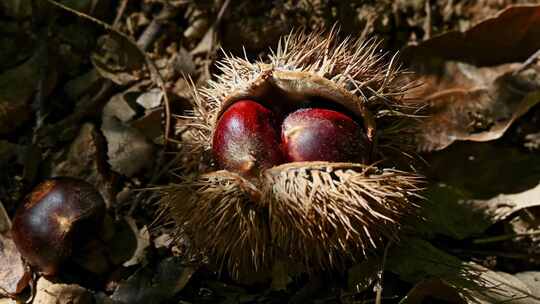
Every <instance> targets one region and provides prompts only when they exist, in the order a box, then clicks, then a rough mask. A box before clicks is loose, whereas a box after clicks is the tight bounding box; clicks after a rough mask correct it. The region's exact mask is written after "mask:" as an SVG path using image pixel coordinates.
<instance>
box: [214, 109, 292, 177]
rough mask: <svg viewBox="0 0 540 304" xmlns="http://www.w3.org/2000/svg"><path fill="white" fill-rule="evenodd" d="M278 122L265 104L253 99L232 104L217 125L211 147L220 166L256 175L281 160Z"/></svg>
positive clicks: (250, 175) (242, 173)
mask: <svg viewBox="0 0 540 304" xmlns="http://www.w3.org/2000/svg"><path fill="white" fill-rule="evenodd" d="M278 130H279V126H278V125H277V123H276V121H275V117H274V114H273V113H272V111H270V110H269V109H268V108H266V107H264V106H263V105H261V104H259V103H257V102H255V101H252V100H240V101H238V102H236V103H234V104H233V105H231V106H230V107H229V108H228V109H227V110H225V112H224V113H223V114H222V116H221V117H220V118H219V121H218V123H217V125H216V129H215V131H214V138H213V142H212V149H213V153H214V157H215V159H216V161H217V163H218V165H219V166H220V168H223V169H227V170H229V171H232V172H236V173H238V174H241V175H244V176H247V177H255V176H257V175H258V173H259V172H260V171H261V170H263V169H267V168H270V167H272V166H275V165H277V164H280V163H282V162H283V155H282V152H281V151H280V144H279V131H278Z"/></svg>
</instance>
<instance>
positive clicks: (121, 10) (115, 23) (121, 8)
mask: <svg viewBox="0 0 540 304" xmlns="http://www.w3.org/2000/svg"><path fill="white" fill-rule="evenodd" d="M128 1H129V0H122V2H121V3H120V5H119V6H118V11H117V12H116V17H115V18H114V21H113V24H112V27H114V28H118V24H119V22H120V19H121V18H122V16H123V15H124V12H125V11H126V7H127V4H128Z"/></svg>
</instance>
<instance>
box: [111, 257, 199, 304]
mask: <svg viewBox="0 0 540 304" xmlns="http://www.w3.org/2000/svg"><path fill="white" fill-rule="evenodd" d="M194 272H195V269H193V268H191V267H186V266H185V265H183V262H182V260H181V259H180V258H178V257H171V258H167V259H165V260H163V261H162V262H161V263H160V264H159V265H158V266H157V267H150V266H148V267H145V268H142V269H140V270H138V271H137V272H136V273H135V274H134V275H133V276H131V277H129V278H128V279H127V280H126V281H125V282H123V283H121V284H120V285H119V286H118V288H117V289H116V290H115V292H114V293H113V295H112V296H111V298H112V299H113V300H115V301H119V302H122V303H129V304H138V303H144V304H152V303H162V302H163V301H165V300H167V299H170V298H171V297H172V296H174V295H175V294H176V293H178V292H179V291H181V290H182V289H183V288H184V286H186V284H187V283H188V282H189V280H190V279H191V276H192V275H193V273H194Z"/></svg>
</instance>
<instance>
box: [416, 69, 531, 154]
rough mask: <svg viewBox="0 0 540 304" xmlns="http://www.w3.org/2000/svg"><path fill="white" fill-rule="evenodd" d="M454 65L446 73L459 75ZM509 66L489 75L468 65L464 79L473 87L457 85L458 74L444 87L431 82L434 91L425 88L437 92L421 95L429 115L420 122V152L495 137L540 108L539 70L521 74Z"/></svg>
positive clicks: (431, 89) (463, 72) (529, 70)
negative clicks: (524, 115) (531, 109)
mask: <svg viewBox="0 0 540 304" xmlns="http://www.w3.org/2000/svg"><path fill="white" fill-rule="evenodd" d="M461 66H464V65H463V64H462V65H461ZM451 67H452V64H447V65H446V66H445V68H446V71H447V72H445V73H448V72H449V71H455V69H451ZM505 67H506V70H507V71H506V72H504V73H501V72H502V71H500V70H498V71H496V72H495V71H493V72H494V73H491V74H486V73H481V71H478V69H476V68H475V67H472V66H468V67H467V69H466V70H465V71H464V70H462V71H461V72H462V75H460V76H461V77H463V78H466V79H469V81H470V82H471V83H473V84H476V85H473V86H470V84H469V87H464V86H462V85H460V84H459V81H460V80H459V75H458V76H456V78H458V79H456V81H454V82H453V83H446V84H442V88H441V84H439V85H434V83H430V85H432V87H429V88H428V89H427V90H429V91H431V92H435V93H432V94H426V95H424V96H417V97H420V98H423V99H425V100H426V102H427V107H428V111H429V117H427V118H426V119H424V120H423V121H422V127H421V130H422V132H421V134H420V135H419V147H418V149H419V150H422V151H432V150H441V149H444V148H446V147H447V146H448V145H450V144H451V143H453V142H454V141H456V140H469V141H489V140H494V139H497V138H499V137H501V136H502V135H503V134H504V132H505V131H506V130H507V129H508V128H509V127H510V125H511V124H512V123H513V122H514V121H515V120H516V119H518V118H519V117H521V116H522V115H523V114H525V113H526V112H527V111H528V110H529V109H530V108H532V107H533V106H534V105H536V104H538V103H539V102H540V68H537V69H534V68H531V69H527V70H525V71H519V70H518V69H519V67H517V69H516V67H515V66H514V65H512V66H509V65H505ZM495 69H496V68H494V70H495ZM484 70H485V69H484ZM497 74H498V76H496V77H495V78H494V79H493V80H492V81H490V80H491V79H490V78H493V76H494V75H497ZM452 75H455V74H452ZM461 81H463V80H461ZM445 85H446V86H447V87H444V86H445ZM441 89H442V91H438V90H441ZM424 94H425V92H424Z"/></svg>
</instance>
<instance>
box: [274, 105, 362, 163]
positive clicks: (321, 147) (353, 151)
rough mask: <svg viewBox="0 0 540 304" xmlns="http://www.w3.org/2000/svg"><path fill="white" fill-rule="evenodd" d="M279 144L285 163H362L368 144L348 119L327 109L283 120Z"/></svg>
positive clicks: (304, 112) (300, 111) (307, 111)
mask: <svg viewBox="0 0 540 304" xmlns="http://www.w3.org/2000/svg"><path fill="white" fill-rule="evenodd" d="M281 142H282V147H283V151H284V154H285V157H286V159H287V161H289V162H298V161H329V162H365V161H366V160H367V157H368V151H369V143H368V140H367V137H366V135H365V134H364V132H363V129H362V127H361V126H359V125H358V124H357V123H356V122H355V121H354V120H353V119H352V118H351V117H349V116H347V115H345V114H343V113H340V112H337V111H333V110H327V109H318V108H315V109H300V110H298V111H296V112H293V113H291V114H289V116H287V118H285V121H284V122H283V125H282V129H281Z"/></svg>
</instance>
